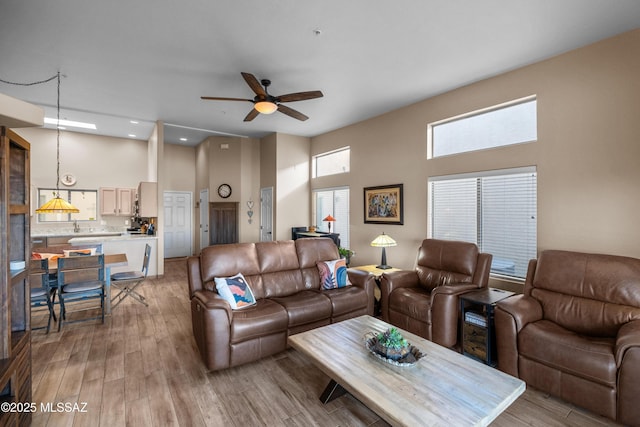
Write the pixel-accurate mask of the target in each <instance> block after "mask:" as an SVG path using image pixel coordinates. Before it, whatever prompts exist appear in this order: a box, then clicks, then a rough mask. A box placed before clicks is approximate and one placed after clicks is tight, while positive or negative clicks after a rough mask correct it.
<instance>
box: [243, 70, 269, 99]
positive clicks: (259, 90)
mask: <svg viewBox="0 0 640 427" xmlns="http://www.w3.org/2000/svg"><path fill="white" fill-rule="evenodd" d="M240 74H242V77H244V81H245V82H247V84H248V85H249V87H250V88H251V90H252V91H254V92H255V93H256V95H259V96H264V97H265V98H266V97H267V92H266V91H265V90H264V88H263V87H262V85H261V84H260V82H259V81H258V79H256V76H254V75H253V74H251V73H240Z"/></svg>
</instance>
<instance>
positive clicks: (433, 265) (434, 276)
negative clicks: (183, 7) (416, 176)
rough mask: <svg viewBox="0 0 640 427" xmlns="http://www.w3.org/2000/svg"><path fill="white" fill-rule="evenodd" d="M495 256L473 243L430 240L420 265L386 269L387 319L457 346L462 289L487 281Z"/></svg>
mask: <svg viewBox="0 0 640 427" xmlns="http://www.w3.org/2000/svg"><path fill="white" fill-rule="evenodd" d="M491 259H492V255H490V254H486V253H480V251H479V250H478V247H477V246H476V245H475V244H473V243H468V242H459V241H451V240H437V239H426V240H424V241H423V242H422V245H421V246H420V248H419V250H418V261H417V266H416V269H415V270H411V271H409V270H403V271H394V272H388V273H387V272H385V273H384V274H383V275H382V277H381V280H380V296H381V300H380V302H381V307H382V319H383V320H384V321H386V322H389V323H391V324H392V325H396V326H398V327H399V328H402V329H404V330H407V331H409V332H413V333H414V334H417V335H420V336H421V337H424V338H426V339H428V340H431V341H433V342H435V343H436V344H440V345H443V346H445V347H453V346H455V345H456V343H457V341H458V324H459V321H458V319H459V317H460V315H459V312H460V304H459V295H460V294H463V293H465V292H470V291H473V290H477V289H478V288H483V287H487V285H488V283H489V271H490V270H491Z"/></svg>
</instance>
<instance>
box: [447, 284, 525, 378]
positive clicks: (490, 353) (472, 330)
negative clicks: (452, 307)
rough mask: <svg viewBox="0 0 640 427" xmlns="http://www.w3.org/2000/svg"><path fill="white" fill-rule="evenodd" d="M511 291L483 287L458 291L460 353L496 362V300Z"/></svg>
mask: <svg viewBox="0 0 640 427" xmlns="http://www.w3.org/2000/svg"><path fill="white" fill-rule="evenodd" d="M513 294H514V292H509V291H505V290H502V289H496V288H487V289H482V290H479V291H473V292H469V293H466V294H462V295H460V317H461V324H462V353H463V354H464V355H465V356H469V357H471V358H473V359H476V360H478V361H480V362H482V363H484V364H486V365H489V366H496V365H497V363H498V360H497V358H496V332H495V327H494V317H493V316H494V310H495V307H496V303H497V302H498V301H500V300H503V299H505V298H508V297H510V296H511V295H513Z"/></svg>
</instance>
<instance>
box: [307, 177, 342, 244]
mask: <svg viewBox="0 0 640 427" xmlns="http://www.w3.org/2000/svg"><path fill="white" fill-rule="evenodd" d="M313 215H314V224H315V225H316V226H317V227H319V230H321V231H329V229H328V226H327V223H326V222H324V221H322V219H323V218H326V217H327V215H331V216H332V217H334V218H335V219H336V220H335V222H333V223H332V224H331V232H332V233H338V234H340V246H342V247H344V248H349V188H348V187H340V188H327V189H321V190H314V191H313Z"/></svg>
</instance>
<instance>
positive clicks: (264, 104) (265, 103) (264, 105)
mask: <svg viewBox="0 0 640 427" xmlns="http://www.w3.org/2000/svg"><path fill="white" fill-rule="evenodd" d="M241 74H242V77H244V80H245V81H246V82H247V84H248V85H249V87H250V88H251V90H253V92H254V93H255V94H256V96H255V97H254V98H253V99H243V98H221V97H217V96H201V97H200V98H201V99H207V100H213V101H248V102H251V103H252V104H253V109H252V110H251V111H249V114H247V116H246V117H245V118H244V121H245V122H250V121H251V120H253V119H255V118H256V117H257V116H258V114H260V113H262V114H271V113H274V112H276V111H280V112H281V113H283V114H286V115H287V116H289V117H293V118H294V119H298V120H302V121H305V120H307V119H308V118H309V117H307V116H305V115H304V114H302V113H301V112H299V111H296V110H294V109H293V108H289V107H287V106H286V105H282V104H281V103H282V102H294V101H305V100H307V99H315V98H321V97H322V96H323V95H322V92H321V91H319V90H313V91H309V92H295V93H288V94H286V95H280V96H273V95H270V94H269V93H268V92H267V88H268V87H269V86H270V85H271V80H267V79H262V80H260V81H258V79H256V77H255V76H254V75H253V74H251V73H241Z"/></svg>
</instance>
